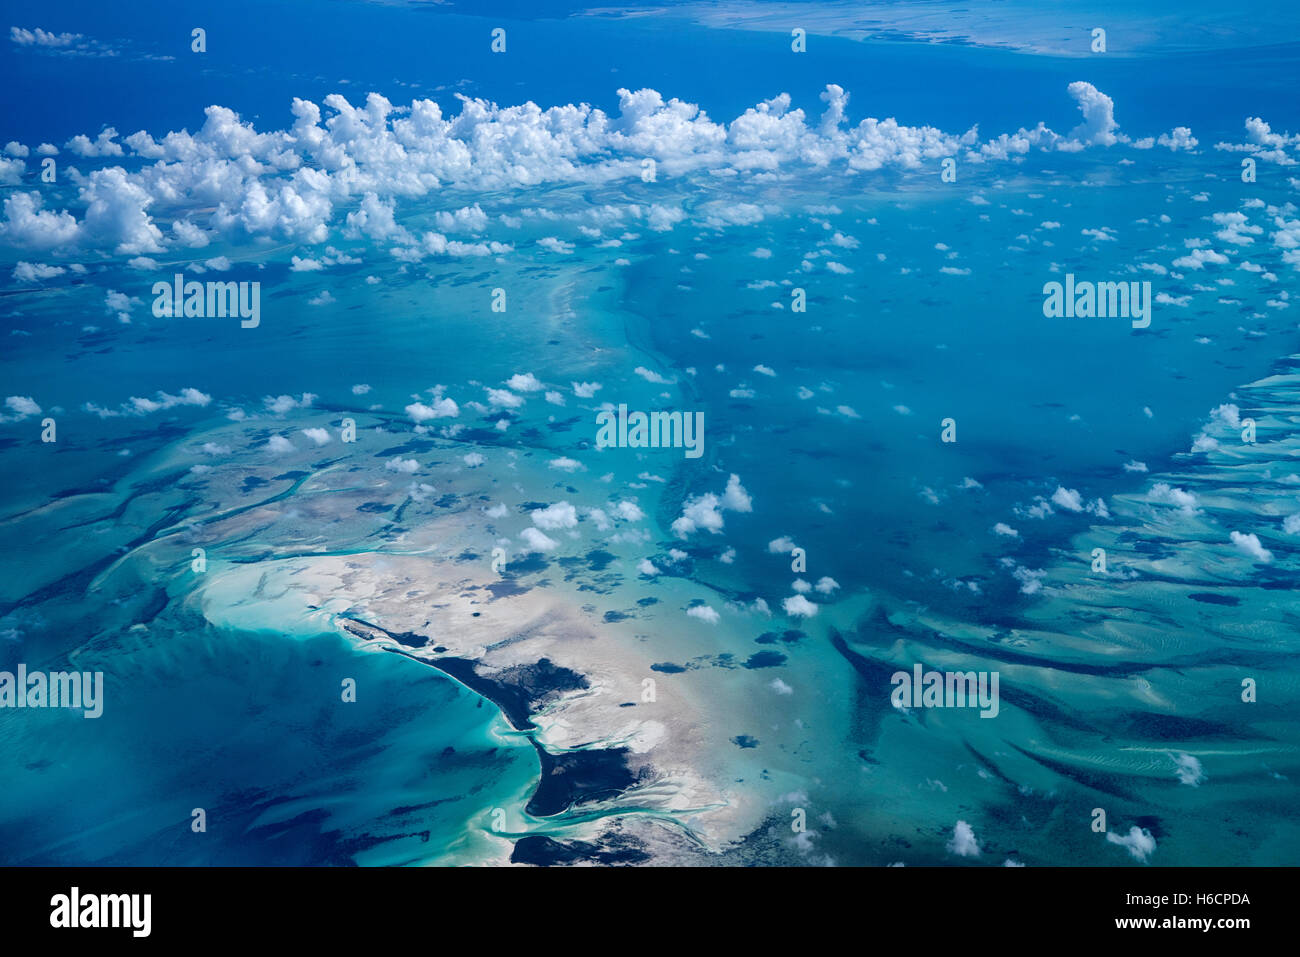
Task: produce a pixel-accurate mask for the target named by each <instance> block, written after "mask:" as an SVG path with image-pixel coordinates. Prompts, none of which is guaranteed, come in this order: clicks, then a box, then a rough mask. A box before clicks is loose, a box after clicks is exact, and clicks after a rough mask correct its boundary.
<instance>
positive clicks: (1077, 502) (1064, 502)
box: [1052, 485, 1083, 512]
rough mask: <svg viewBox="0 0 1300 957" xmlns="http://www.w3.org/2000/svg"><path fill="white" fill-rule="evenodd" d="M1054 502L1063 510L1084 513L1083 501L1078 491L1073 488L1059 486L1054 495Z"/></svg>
mask: <svg viewBox="0 0 1300 957" xmlns="http://www.w3.org/2000/svg"><path fill="white" fill-rule="evenodd" d="M1052 501H1053V502H1054V503H1055V504H1057V505H1059V506H1060V507H1061V508H1064V509H1067V510H1069V511H1071V512H1082V511H1083V500H1082V497H1081V496H1080V495H1079V493H1078V492H1077V491H1075V490H1074V489H1072V488H1065V487H1063V486H1059V485H1058V486H1057V488H1056V491H1055V492H1053V493H1052Z"/></svg>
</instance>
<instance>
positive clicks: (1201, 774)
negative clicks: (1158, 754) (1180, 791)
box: [1170, 754, 1205, 787]
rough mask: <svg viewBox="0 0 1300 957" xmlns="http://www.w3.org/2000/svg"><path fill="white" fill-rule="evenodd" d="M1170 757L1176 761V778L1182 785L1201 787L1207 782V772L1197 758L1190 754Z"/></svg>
mask: <svg viewBox="0 0 1300 957" xmlns="http://www.w3.org/2000/svg"><path fill="white" fill-rule="evenodd" d="M1170 757H1171V758H1173V761H1174V777H1176V778H1178V781H1179V783H1180V784H1186V785H1188V786H1189V787H1199V786H1200V784H1201V782H1202V781H1204V780H1205V771H1204V770H1202V768H1201V762H1200V761H1199V760H1198V759H1197V758H1195V757H1193V756H1192V755H1190V754H1171V755H1170Z"/></svg>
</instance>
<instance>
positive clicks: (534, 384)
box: [506, 372, 545, 392]
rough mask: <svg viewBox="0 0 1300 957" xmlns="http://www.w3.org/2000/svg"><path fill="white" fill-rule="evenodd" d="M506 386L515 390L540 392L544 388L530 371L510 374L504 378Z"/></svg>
mask: <svg viewBox="0 0 1300 957" xmlns="http://www.w3.org/2000/svg"><path fill="white" fill-rule="evenodd" d="M506 387H507V388H510V389H513V390H514V391H516V392H541V391H542V389H543V388H545V387H544V386H543V385H542V384H541V383H540V382H538V381H537V376H535V375H533V374H532V373H531V372H525V373H516V374H515V375H512V376H511V377H510V378H509V379H507V380H506Z"/></svg>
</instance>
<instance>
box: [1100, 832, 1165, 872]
mask: <svg viewBox="0 0 1300 957" xmlns="http://www.w3.org/2000/svg"><path fill="white" fill-rule="evenodd" d="M1106 840H1107V841H1109V842H1110V843H1111V844H1118V845H1119V846H1120V847H1123V848H1127V849H1128V852H1129V853H1130V854H1132V855H1133V859H1134V860H1136V861H1140V862H1141V863H1143V864H1145V863H1146V862H1147V859H1148V858H1150V857H1151V855H1152V853H1153V852H1154V851H1155V849H1156V839H1155V838H1154V837H1152V836H1151V832H1150V831H1148V830H1147V829H1146V828H1145V827H1138V826H1136V825H1134V826H1133V827H1131V828H1129V832H1128V835H1127V836H1125V837H1121V836H1120V835H1118V834H1116V833H1115V832H1114V831H1107V832H1106Z"/></svg>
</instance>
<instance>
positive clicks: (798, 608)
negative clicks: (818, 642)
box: [781, 595, 818, 618]
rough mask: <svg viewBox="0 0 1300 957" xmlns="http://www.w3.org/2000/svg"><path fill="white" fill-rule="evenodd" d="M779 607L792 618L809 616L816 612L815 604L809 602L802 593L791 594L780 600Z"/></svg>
mask: <svg viewBox="0 0 1300 957" xmlns="http://www.w3.org/2000/svg"><path fill="white" fill-rule="evenodd" d="M781 607H782V608H784V609H785V613H786V614H787V615H790V616H791V617H792V618H811V617H813V615H815V614H817V607H818V606H817V605H815V604H814V603H813V602H810V601H809V600H808V599H807V598H805V597H804V596H803V595H791V596H790V597H789V598H787V599H785V601H783V602H781Z"/></svg>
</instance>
